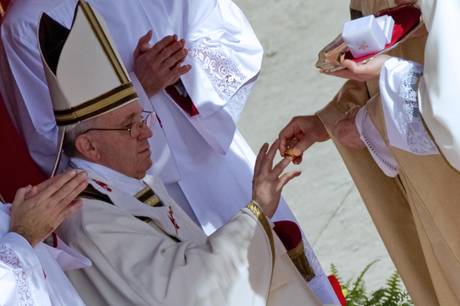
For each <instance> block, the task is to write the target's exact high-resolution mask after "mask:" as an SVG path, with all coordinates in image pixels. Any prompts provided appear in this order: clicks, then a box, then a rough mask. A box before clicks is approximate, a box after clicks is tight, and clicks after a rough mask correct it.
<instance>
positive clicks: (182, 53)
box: [163, 48, 188, 68]
mask: <svg viewBox="0 0 460 306" xmlns="http://www.w3.org/2000/svg"><path fill="white" fill-rule="evenodd" d="M187 54H188V51H187V49H183V48H182V49H179V50H176V52H175V53H174V54H170V55H168V58H166V60H165V61H164V63H163V64H164V65H166V67H168V68H174V67H175V66H176V65H177V64H178V63H181V62H183V61H184V59H185V57H186V56H187Z"/></svg>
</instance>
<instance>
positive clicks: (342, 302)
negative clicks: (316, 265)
mask: <svg viewBox="0 0 460 306" xmlns="http://www.w3.org/2000/svg"><path fill="white" fill-rule="evenodd" d="M328 279H329V282H330V283H331V286H332V289H334V292H335V295H337V298H338V299H339V302H340V305H342V306H347V300H346V299H345V296H344V295H343V292H342V286H340V282H339V280H338V279H337V277H335V275H329V276H328Z"/></svg>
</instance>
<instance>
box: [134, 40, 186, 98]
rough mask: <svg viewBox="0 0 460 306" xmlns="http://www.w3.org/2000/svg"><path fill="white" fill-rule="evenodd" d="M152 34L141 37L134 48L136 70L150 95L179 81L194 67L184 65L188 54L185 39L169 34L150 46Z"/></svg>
mask: <svg viewBox="0 0 460 306" xmlns="http://www.w3.org/2000/svg"><path fill="white" fill-rule="evenodd" d="M152 35H153V33H152V31H149V32H148V33H147V34H145V35H144V36H143V37H141V38H140V39H139V42H138V44H137V47H136V50H134V72H135V73H136V76H137V78H138V79H139V82H140V83H141V84H142V87H143V88H144V90H145V92H146V93H147V95H148V96H153V95H154V94H156V93H157V92H159V91H160V90H162V89H165V88H166V87H168V86H170V85H173V84H175V83H177V81H179V79H180V77H181V76H182V75H183V74H185V73H187V72H189V71H190V69H192V67H191V66H190V65H183V62H184V60H185V57H186V56H187V54H188V50H187V49H186V48H185V41H184V40H183V39H179V40H178V39H177V36H176V35H169V36H166V37H164V38H163V39H162V40H160V41H159V42H158V43H156V44H155V45H153V46H150V44H149V41H150V40H151V39H152Z"/></svg>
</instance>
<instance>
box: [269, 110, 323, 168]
mask: <svg viewBox="0 0 460 306" xmlns="http://www.w3.org/2000/svg"><path fill="white" fill-rule="evenodd" d="M328 139H329V134H328V133H327V130H326V128H325V127H324V124H323V123H322V122H321V120H320V119H319V117H318V116H317V115H311V116H298V117H294V118H293V119H292V120H291V121H290V122H289V123H288V125H286V127H284V128H283V129H282V130H281V132H280V133H279V135H278V140H279V150H280V153H281V156H286V155H287V154H286V152H287V150H288V149H289V150H290V151H291V153H292V154H289V155H291V156H292V157H293V158H294V160H293V162H294V164H299V163H300V162H301V161H302V155H303V152H305V150H307V149H308V148H309V147H310V146H311V145H312V144H314V143H315V142H322V141H326V140H328Z"/></svg>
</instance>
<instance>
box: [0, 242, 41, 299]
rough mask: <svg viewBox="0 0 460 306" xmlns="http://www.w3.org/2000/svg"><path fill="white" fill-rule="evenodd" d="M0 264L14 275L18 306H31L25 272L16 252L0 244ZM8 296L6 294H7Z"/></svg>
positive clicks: (30, 295)
mask: <svg viewBox="0 0 460 306" xmlns="http://www.w3.org/2000/svg"><path fill="white" fill-rule="evenodd" d="M0 262H1V263H2V265H4V266H6V267H8V269H9V270H10V271H12V273H13V274H14V277H15V281H16V292H17V299H16V301H17V302H19V304H17V305H19V306H29V305H30V306H33V305H34V303H33V299H32V294H31V290H30V287H29V284H28V281H27V277H26V272H25V270H24V266H23V265H22V263H21V261H20V259H19V257H18V256H17V254H16V252H15V251H14V250H13V249H11V248H9V247H8V246H7V245H5V244H2V243H1V242H0ZM7 294H8V293H7Z"/></svg>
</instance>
